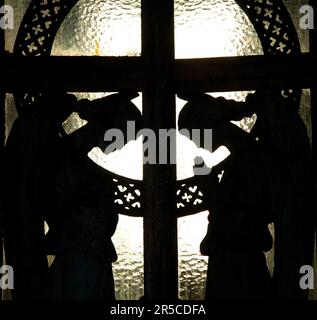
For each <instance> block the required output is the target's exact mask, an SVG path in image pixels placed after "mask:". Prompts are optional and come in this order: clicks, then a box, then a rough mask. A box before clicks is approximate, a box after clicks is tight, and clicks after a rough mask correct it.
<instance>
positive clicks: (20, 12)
mask: <svg viewBox="0 0 317 320" xmlns="http://www.w3.org/2000/svg"><path fill="white" fill-rule="evenodd" d="M4 3H5V4H6V5H10V6H12V7H13V12H14V28H13V29H12V30H11V29H6V30H5V49H6V50H7V51H9V52H13V46H14V42H15V38H16V36H17V34H18V31H19V27H20V24H21V21H22V18H23V16H24V13H25V11H26V9H27V8H28V6H29V4H30V3H31V0H5V1H4Z"/></svg>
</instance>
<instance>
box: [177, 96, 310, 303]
mask: <svg viewBox="0 0 317 320" xmlns="http://www.w3.org/2000/svg"><path fill="white" fill-rule="evenodd" d="M181 97H185V98H187V100H189V102H188V103H187V105H185V107H184V109H183V110H182V112H181V114H180V117H179V128H180V129H182V128H188V129H193V128H198V129H204V128H212V129H213V147H214V149H216V148H217V147H219V146H221V145H225V146H227V147H228V149H229V150H230V152H231V155H230V156H229V157H228V158H227V159H226V160H225V161H223V162H222V163H220V164H219V165H217V166H216V167H214V168H213V169H212V171H211V174H210V175H209V176H206V177H203V178H202V179H201V183H202V185H203V189H204V190H205V194H206V193H207V194H208V197H207V198H208V199H207V201H208V207H209V211H210V216H209V226H208V232H207V235H206V237H205V239H204V240H203V242H202V243H201V252H202V254H204V255H208V256H209V266H208V276H207V284H206V299H208V300H217V299H269V298H270V297H271V296H277V297H278V298H286V297H289V298H305V297H306V296H307V290H306V291H303V290H301V289H300V287H299V279H300V274H299V268H300V266H301V265H303V264H310V263H311V261H312V260H311V259H312V252H313V247H312V246H313V228H312V225H313V224H312V220H311V217H312V210H311V200H312V197H311V193H312V190H313V188H312V185H311V182H312V181H311V175H310V174H309V172H310V166H311V164H310V161H311V160H310V149H309V141H308V138H307V134H306V128H305V126H304V125H303V123H302V122H301V121H300V118H299V115H298V113H297V112H296V111H295V110H294V109H292V108H291V107H290V106H289V105H288V103H287V102H286V101H285V100H284V99H283V98H281V96H280V95H278V94H270V93H268V92H263V93H262V92H261V93H256V94H254V95H249V96H248V97H247V100H246V102H245V103H240V102H234V101H227V100H225V99H223V98H218V99H215V98H212V97H210V96H208V95H205V94H195V95H187V96H184V95H182V96H181ZM254 112H256V114H257V116H258V120H257V124H256V126H255V127H254V128H253V130H252V131H251V133H250V134H248V133H246V132H243V131H242V130H241V129H239V128H238V127H236V126H235V125H233V124H231V123H230V122H229V120H239V119H241V118H243V117H244V116H250V115H251V114H252V113H254ZM289 131H292V132H289ZM302 166H304V168H303V167H302ZM302 170H303V171H304V172H303V173H302ZM222 173H223V176H222V177H221V176H220V174H222ZM302 201H304V204H303V207H302V208H304V212H303V211H302V210H303V209H301V208H300V203H301V202H302ZM272 221H274V223H275V234H276V236H275V237H276V246H275V249H276V253H275V269H274V287H272V281H271V278H270V275H269V273H268V270H267V266H266V259H265V256H264V253H263V252H265V251H268V250H270V248H271V246H272V240H271V236H270V233H269V231H268V227H267V226H268V224H269V223H270V222H272Z"/></svg>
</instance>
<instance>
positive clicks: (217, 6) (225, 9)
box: [175, 0, 261, 58]
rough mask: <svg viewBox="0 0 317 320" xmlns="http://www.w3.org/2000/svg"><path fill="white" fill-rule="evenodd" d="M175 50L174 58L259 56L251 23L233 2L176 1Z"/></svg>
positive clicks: (229, 0) (256, 40)
mask: <svg viewBox="0 0 317 320" xmlns="http://www.w3.org/2000/svg"><path fill="white" fill-rule="evenodd" d="M175 48H176V57H177V58H202V57H217V56H218V57H220V56H237V55H254V54H258V53H260V52H261V49H260V48H261V44H260V41H259V39H258V37H257V35H256V32H255V30H254V28H253V26H252V24H251V22H250V21H249V19H248V17H247V16H246V15H245V14H244V12H243V11H242V9H240V7H239V6H238V5H237V4H236V2H235V1H234V0H226V1H223V0H205V1H201V0H190V1H188V0H176V1H175Z"/></svg>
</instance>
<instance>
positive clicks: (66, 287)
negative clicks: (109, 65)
mask: <svg viewBox="0 0 317 320" xmlns="http://www.w3.org/2000/svg"><path fill="white" fill-rule="evenodd" d="M135 96H137V95H135V94H130V93H127V94H125V93H120V94H114V95H111V96H108V97H105V98H102V99H97V100H93V101H88V100H81V101H79V102H78V103H77V100H76V103H75V106H74V107H73V108H71V109H72V110H74V111H77V112H78V113H79V115H80V116H81V118H82V119H85V120H87V121H88V124H86V125H85V126H84V127H82V128H80V129H79V130H77V131H75V132H73V133H72V134H70V135H65V134H60V135H59V139H58V141H57V143H56V144H55V145H53V149H50V148H51V146H50V145H49V141H47V147H48V148H49V150H50V152H49V151H48V152H44V153H43V154H39V158H37V159H33V160H34V163H32V162H31V161H29V162H30V167H28V168H24V167H22V168H21V165H20V163H18V164H17V167H18V166H19V165H20V167H18V170H20V172H21V174H24V175H26V174H27V175H28V176H30V177H32V179H31V181H29V180H28V179H25V184H26V187H25V188H26V189H27V190H28V192H27V190H23V192H21V196H20V198H19V201H21V206H25V204H27V205H28V206H29V208H30V211H32V214H29V215H28V216H24V215H23V214H24V213H25V210H24V211H23V212H21V216H18V217H17V216H16V213H15V211H13V210H12V208H11V207H10V201H9V202H8V206H7V208H8V214H7V216H8V217H10V218H11V220H12V223H11V227H8V228H7V233H8V237H9V238H10V237H11V238H12V239H13V241H16V240H17V239H18V240H19V239H21V238H22V235H23V230H26V231H25V232H26V233H27V236H29V235H30V233H32V234H34V235H33V236H34V237H37V238H40V240H38V241H37V243H41V245H40V248H41V255H40V257H41V263H42V269H43V272H42V273H41V274H39V273H37V272H36V271H37V270H38V269H39V265H38V264H37V263H36V261H34V260H33V259H32V257H30V256H29V252H28V251H31V252H34V254H35V255H37V256H38V255H39V253H38V250H39V248H38V246H36V245H34V242H35V241H34V242H31V243H29V244H28V246H27V244H24V242H23V241H22V239H21V241H20V244H19V246H18V247H16V248H15V250H14V251H13V250H11V248H10V247H9V248H8V249H9V252H10V251H11V252H13V254H14V256H15V257H16V258H17V259H19V261H21V263H23V266H27V268H29V267H28V263H31V265H32V266H33V267H35V269H33V270H32V272H33V273H34V277H33V278H34V281H36V282H37V287H36V288H35V287H34V286H31V287H29V284H28V283H27V282H26V280H25V279H24V277H23V278H21V279H20V283H21V285H20V287H21V286H23V288H25V290H24V291H22V294H21V295H18V297H21V298H22V297H23V298H30V297H31V298H34V299H37V298H43V297H44V298H47V299H63V300H71V299H74V300H79V299H83V300H105V299H114V284H113V276H112V268H111V262H112V261H115V260H116V252H115V249H114V247H113V244H112V242H111V236H112V235H113V233H114V231H115V229H116V225H117V221H118V213H117V212H116V210H115V208H114V205H113V200H114V184H113V182H112V179H111V178H110V176H108V175H107V173H106V172H105V170H104V169H102V168H101V167H99V166H98V165H97V164H95V163H94V162H93V161H92V160H90V159H89V157H88V156H87V154H88V152H89V151H90V150H91V149H92V148H93V147H95V146H99V147H100V148H102V149H103V148H106V146H107V145H108V144H109V142H106V141H104V134H105V132H106V130H107V129H110V128H117V129H121V130H122V132H126V125H127V121H128V120H135V121H136V123H137V127H140V123H141V113H140V112H139V111H138V109H137V108H136V107H135V105H134V104H133V103H132V102H131V101H130V99H132V98H133V97H135ZM56 103H61V102H58V101H56ZM49 106H51V105H49ZM49 106H47V105H42V107H43V108H45V109H47V108H48V107H49ZM68 114H69V113H68ZM66 118H67V117H66ZM60 120H61V119H59V121H58V123H59V125H61V121H60ZM63 120H65V119H63ZM21 121H22V120H21ZM48 121H56V119H50V120H48ZM56 122H57V121H56ZM31 128H32V127H30V129H31ZM31 131H32V130H31ZM27 134H29V133H27ZM32 134H33V133H32ZM34 136H36V133H34ZM13 138H14V136H12V138H11V139H12V140H14V139H13ZM43 139H44V138H43ZM18 142H19V141H16V142H15V143H14V141H12V145H15V146H16V148H18V147H20V145H19V144H18ZM125 142H127V141H125ZM31 147H32V144H31V141H30V149H31ZM8 154H9V155H10V156H11V158H15V155H14V154H10V153H8ZM27 155H28V154H27ZM50 156H51V157H50ZM8 159H9V157H8ZM13 169H14V168H12V170H13ZM9 178H10V175H9ZM15 196H16V195H15V194H14V193H12V196H11V199H12V197H15ZM29 199H31V200H32V201H31V200H29ZM23 201H24V202H23ZM26 201H29V202H30V203H28V202H26ZM34 215H36V217H37V218H36V221H37V224H38V227H37V228H36V230H35V229H34V225H35V222H34V221H35V218H34ZM44 219H45V220H46V221H47V223H48V225H49V232H48V234H47V236H46V237H45V239H44V240H43V238H44V233H43V220H44ZM14 220H15V222H17V224H18V225H19V229H18V230H16V229H15V230H14V232H12V231H13V227H15V226H16V223H14ZM25 226H29V227H30V228H27V229H25V228H26V227H25ZM32 228H33V229H32ZM31 230H32V231H31ZM21 233H22V235H21ZM24 240H26V239H24ZM46 254H51V255H55V256H56V258H55V261H54V263H53V265H52V266H51V268H49V269H48V267H47V261H46V260H45V261H44V257H45V259H46ZM9 256H10V253H9ZM24 258H26V260H25V259H24ZM28 270H30V269H28ZM40 275H42V276H40ZM32 283H33V281H32ZM16 288H17V290H16V291H17V293H20V291H21V290H20V289H19V287H18V286H17V287H16ZM33 289H38V294H37V295H34V296H32V295H33V293H32V290H33ZM30 292H31V296H30ZM26 293H28V295H27V294H26Z"/></svg>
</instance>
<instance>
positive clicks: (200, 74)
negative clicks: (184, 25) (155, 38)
mask: <svg viewBox="0 0 317 320" xmlns="http://www.w3.org/2000/svg"><path fill="white" fill-rule="evenodd" d="M172 68H174V70H173V72H172V74H173V75H174V79H172V80H173V81H172V83H173V85H174V88H173V89H174V90H175V91H179V90H187V89H188V90H189V89H190V90H197V91H210V92H212V91H213V92H216V91H235V90H255V89H259V88H310V87H312V86H315V84H316V74H317V70H316V69H317V57H316V56H312V55H311V54H309V53H304V54H301V55H296V56H295V55H294V56H291V55H290V56H244V57H226V58H205V59H180V60H175V63H174V64H172ZM0 69H1V78H0V87H1V89H2V90H4V91H6V92H15V91H16V90H21V91H28V90H32V91H34V90H38V91H41V90H43V89H46V90H47V88H50V89H53V90H54V89H63V90H66V91H74V92H107V91H108V92H109V91H120V90H124V89H133V90H137V91H144V90H146V86H147V83H148V80H150V79H151V65H150V64H148V63H145V62H144V61H143V59H142V58H138V57H55V56H46V57H43V56H40V57H24V56H14V55H10V54H8V55H5V56H1V58H0Z"/></svg>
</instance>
